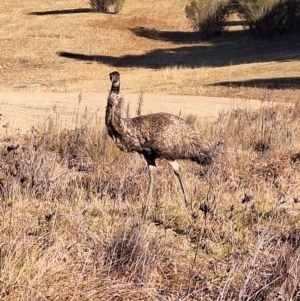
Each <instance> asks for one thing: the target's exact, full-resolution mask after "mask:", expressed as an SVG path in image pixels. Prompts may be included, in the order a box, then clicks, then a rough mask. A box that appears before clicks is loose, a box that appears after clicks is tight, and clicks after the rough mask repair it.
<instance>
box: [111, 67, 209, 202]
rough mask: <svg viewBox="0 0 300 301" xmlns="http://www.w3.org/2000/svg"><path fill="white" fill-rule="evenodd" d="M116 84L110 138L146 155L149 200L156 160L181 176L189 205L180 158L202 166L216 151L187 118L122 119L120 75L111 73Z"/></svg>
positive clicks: (120, 146)
mask: <svg viewBox="0 0 300 301" xmlns="http://www.w3.org/2000/svg"><path fill="white" fill-rule="evenodd" d="M109 76H110V80H111V82H112V86H111V90H110V92H109V95H108V99H107V107H106V116H105V124H106V126H107V129H108V134H109V136H110V137H111V138H112V139H113V141H114V142H115V144H116V145H117V146H118V147H119V148H120V149H121V150H122V151H125V152H138V153H140V154H142V155H143V156H144V157H145V159H146V161H147V164H148V168H149V174H150V184H149V191H148V197H151V194H152V188H153V180H154V173H155V170H156V164H155V159H157V158H162V159H165V160H167V161H168V162H169V163H170V165H171V166H172V167H173V170H174V173H175V175H176V176H177V177H178V179H179V182H180V185H181V188H182V191H183V194H184V199H185V202H186V204H187V203H188V198H187V193H186V189H185V186H184V183H183V181H182V178H181V175H180V166H179V164H178V163H177V161H176V160H177V159H188V160H192V161H195V162H197V163H198V164H201V165H208V164H211V163H212V152H211V149H210V147H209V145H208V143H207V142H206V141H205V139H204V138H203V137H202V136H201V134H200V133H198V132H197V131H195V130H194V129H193V128H192V127H191V126H190V125H188V124H187V123H186V122H185V121H184V120H183V119H181V118H179V117H177V116H175V115H172V114H168V113H157V114H149V115H143V116H138V117H135V118H122V117H121V110H122V105H123V98H122V96H121V95H120V74H119V72H117V71H115V72H112V73H110V74H109Z"/></svg>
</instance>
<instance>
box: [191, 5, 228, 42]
mask: <svg viewBox="0 0 300 301" xmlns="http://www.w3.org/2000/svg"><path fill="white" fill-rule="evenodd" d="M227 4H228V1H227V0H212V1H206V0H192V1H190V3H188V4H187V5H186V7H185V13H186V16H187V18H188V19H189V20H190V22H191V23H192V25H193V26H194V27H195V29H196V30H197V31H199V33H200V34H201V36H202V37H203V38H204V39H206V40H209V39H210V38H212V37H214V36H218V35H220V34H221V33H222V31H223V30H224V28H225V25H224V21H225V20H226V18H227V10H226V9H225V7H226V5H227Z"/></svg>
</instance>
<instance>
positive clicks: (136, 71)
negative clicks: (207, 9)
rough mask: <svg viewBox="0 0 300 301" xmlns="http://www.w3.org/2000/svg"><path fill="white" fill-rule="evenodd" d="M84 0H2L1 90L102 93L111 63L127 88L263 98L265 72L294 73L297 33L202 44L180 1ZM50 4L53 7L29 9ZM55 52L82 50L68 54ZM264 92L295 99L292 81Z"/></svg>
mask: <svg viewBox="0 0 300 301" xmlns="http://www.w3.org/2000/svg"><path fill="white" fill-rule="evenodd" d="M12 5H13V6H15V8H14V9H13V10H12V9H11V7H12ZM88 6H89V3H88V1H86V3H84V2H82V1H79V0H76V1H72V3H70V2H69V1H66V0H63V1H59V2H55V3H54V2H53V3H51V4H50V3H48V2H47V3H46V2H44V1H38V2H37V1H32V0H29V1H20V0H18V1H17V2H14V3H13V4H11V3H10V1H2V2H1V3H0V11H1V13H0V14H1V18H0V25H1V26H0V28H1V29H0V33H1V37H2V38H1V39H0V47H1V49H2V52H1V53H2V55H1V58H0V74H1V82H0V86H1V91H3V92H4V91H6V92H10V91H22V92H28V91H30V92H41V91H43V92H74V91H76V92H77V91H82V92H86V91H88V92H106V91H107V74H108V73H109V72H111V71H112V69H118V70H119V71H120V72H121V74H122V78H123V79H124V80H123V81H122V82H123V83H125V82H126V85H125V84H124V85H123V86H122V90H123V91H124V92H126V93H137V92H138V91H144V93H160V94H186V95H210V96H222V97H223V96H228V97H241V98H246V99H248V98H249V97H252V98H256V99H262V98H263V97H264V94H265V91H266V88H265V86H264V85H262V84H261V82H262V81H263V80H264V79H270V81H271V82H272V81H273V80H274V79H276V78H278V77H281V78H284V77H291V76H292V77H294V78H295V79H297V78H299V76H300V73H299V70H300V66H299V38H298V37H289V38H282V39H275V40H274V41H272V42H271V43H269V42H268V43H265V42H262V41H255V40H254V39H252V38H251V37H250V35H249V34H247V33H245V32H242V31H235V30H229V32H228V33H226V34H224V36H222V37H219V38H215V39H212V40H211V41H210V42H209V43H208V42H206V43H201V42H200V41H199V38H197V36H195V35H194V32H193V29H192V27H191V25H190V24H189V21H188V19H187V18H186V17H185V13H184V8H185V3H183V2H182V1H180V0H176V1H175V2H174V1H164V3H163V4H161V5H159V4H158V3H157V2H155V1H148V2H147V3H140V2H136V1H134V0H128V1H127V0H126V1H125V3H124V7H123V9H122V11H121V13H120V14H119V15H110V14H101V13H88V12H82V13H80V12H78V11H77V10H79V9H84V8H87V7H88ZM72 9H73V13H72ZM64 10H68V13H64ZM53 11H57V13H56V14H45V15H35V14H34V13H35V12H44V13H47V12H53ZM59 12H60V13H59ZM141 27H143V30H139V29H140V28H141ZM149 32H152V33H153V34H149ZM60 52H68V53H71V54H82V55H85V56H86V57H85V59H78V60H76V59H70V58H66V57H62V56H60V55H59V53H60ZM212 67H213V68H212ZM29 70H30V72H29ZM249 79H256V80H257V82H256V84H254V85H252V86H249V85H242V86H241V87H240V86H235V85H234V84H233V85H230V84H228V85H227V86H223V85H218V83H220V82H223V81H227V82H234V81H246V80H249ZM298 81H299V79H298ZM212 84H216V85H214V86H212ZM268 93H269V94H270V97H272V100H273V101H275V100H277V101H283V102H285V101H295V100H297V99H298V98H299V97H298V96H299V95H298V89H297V88H296V91H295V89H293V88H291V89H286V88H285V86H284V85H282V84H280V83H279V87H278V88H277V89H275V90H274V89H270V90H268Z"/></svg>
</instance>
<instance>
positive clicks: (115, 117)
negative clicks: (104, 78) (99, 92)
mask: <svg viewBox="0 0 300 301" xmlns="http://www.w3.org/2000/svg"><path fill="white" fill-rule="evenodd" d="M122 102H123V99H122V96H121V95H120V83H119V82H118V83H112V85H111V90H110V92H109V95H108V99H107V106H106V114H105V124H106V126H107V127H108V130H109V134H110V135H114V136H115V135H116V134H117V133H120V131H122V127H123V122H122V120H123V118H122V117H121V115H122Z"/></svg>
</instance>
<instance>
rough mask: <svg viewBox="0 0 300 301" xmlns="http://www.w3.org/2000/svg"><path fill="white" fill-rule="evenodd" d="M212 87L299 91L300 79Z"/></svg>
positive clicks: (262, 80) (292, 78) (243, 82)
mask: <svg viewBox="0 0 300 301" xmlns="http://www.w3.org/2000/svg"><path fill="white" fill-rule="evenodd" d="M210 86H225V87H249V88H254V87H256V88H263V89H299V88H300V77H274V78H260V79H252V80H245V81H228V82H219V83H214V84H212V85H210Z"/></svg>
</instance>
